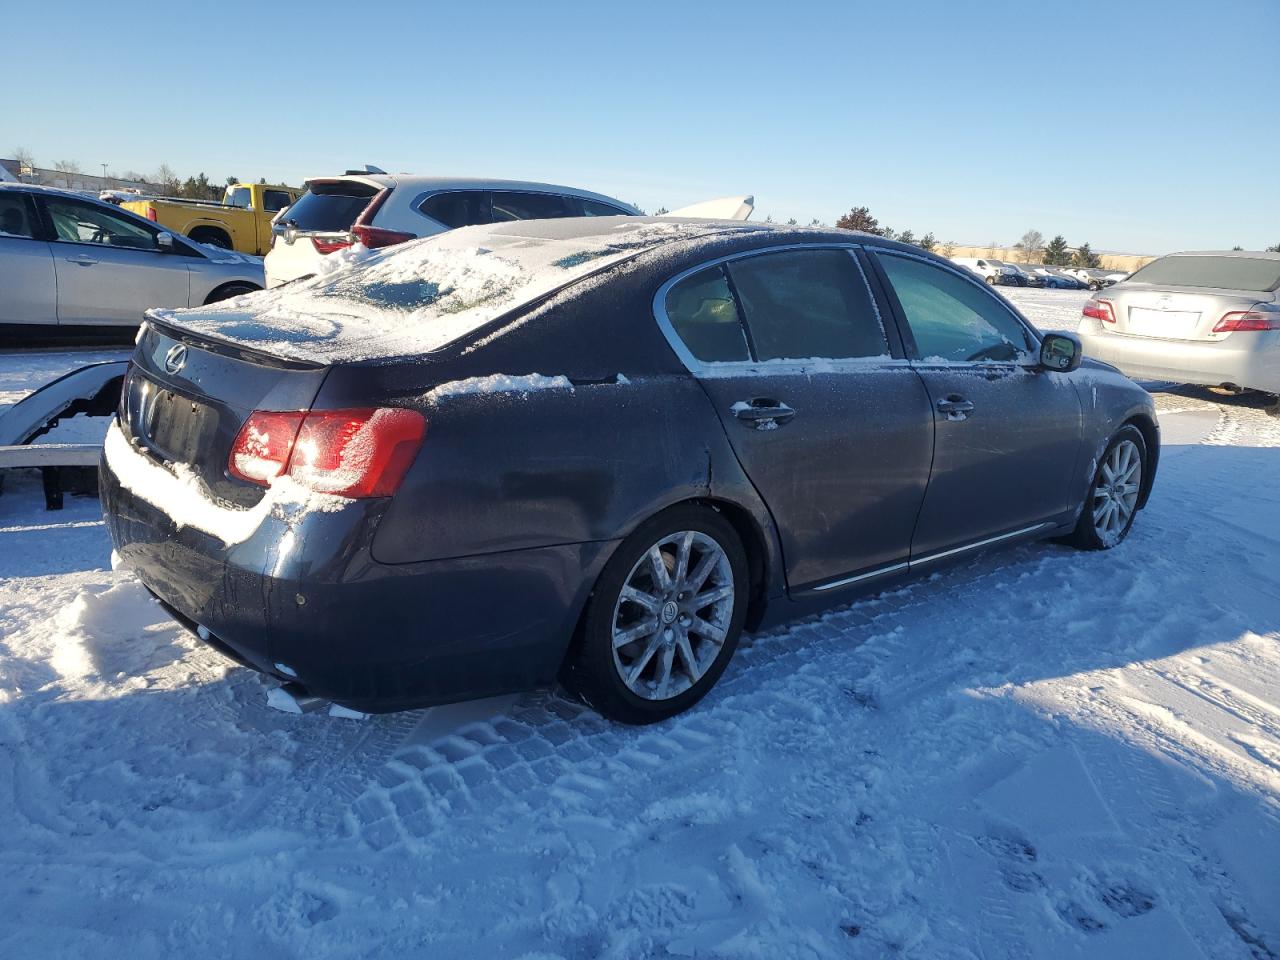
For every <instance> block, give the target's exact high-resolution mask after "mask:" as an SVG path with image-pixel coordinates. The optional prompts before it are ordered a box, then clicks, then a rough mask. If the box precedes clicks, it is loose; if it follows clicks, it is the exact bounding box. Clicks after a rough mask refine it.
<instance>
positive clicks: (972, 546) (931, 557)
mask: <svg viewBox="0 0 1280 960" xmlns="http://www.w3.org/2000/svg"><path fill="white" fill-rule="evenodd" d="M1053 525H1054V524H1053V523H1050V522H1048V521H1046V522H1044V523H1033V524H1031V526H1029V527H1023V528H1022V529H1020V530H1013V531H1010V532H1009V533H1002V534H1000V535H999V536H998V537H987V539H985V540H979V541H977V542H976V543H967V544H965V545H964V546H963V547H952V548H951V549H950V550H941V551H939V552H938V553H930V554H928V555H927V556H923V557H920V558H919V559H918V560H917V559H915V558H912V559H911V560H910V561H909V562H908V566H911V567H916V566H918V565H919V564H922V563H933V562H934V561H935V560H943V559H945V558H946V557H954V556H955V555H956V554H958V553H965V552H967V551H969V550H977V549H978V548H979V547H986V546H990V545H991V544H993V543H999V542H1000V541H1002V540H1012V539H1013V538H1014V537H1020V536H1022V535H1023V534H1026V533H1034V532H1035V531H1036V530H1043V529H1044V528H1045V527H1052V526H1053Z"/></svg>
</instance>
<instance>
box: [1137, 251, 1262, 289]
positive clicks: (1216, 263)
mask: <svg viewBox="0 0 1280 960" xmlns="http://www.w3.org/2000/svg"><path fill="white" fill-rule="evenodd" d="M1129 279H1130V280H1133V281H1137V282H1139V283H1160V284H1164V285H1166V286H1171V287H1221V288H1222V289H1224V290H1248V291H1250V292H1252V293H1265V292H1267V291H1270V290H1275V289H1276V288H1277V287H1278V286H1280V260H1263V259H1261V258H1256V259H1255V258H1253V257H1161V258H1160V259H1159V260H1153V261H1152V262H1151V263H1148V264H1147V265H1146V266H1145V267H1143V268H1142V269H1141V270H1139V271H1137V272H1136V273H1135V274H1134V275H1133V276H1132V277H1130V278H1129Z"/></svg>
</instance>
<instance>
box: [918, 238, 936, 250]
mask: <svg viewBox="0 0 1280 960" xmlns="http://www.w3.org/2000/svg"><path fill="white" fill-rule="evenodd" d="M937 245H938V241H937V240H935V239H934V236H933V234H932V233H926V234H925V235H924V236H923V237H921V238H920V249H921V250H928V251H929V252H930V253H932V252H933V250H934V248H935V247H937Z"/></svg>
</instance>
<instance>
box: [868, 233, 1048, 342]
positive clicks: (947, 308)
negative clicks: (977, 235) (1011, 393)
mask: <svg viewBox="0 0 1280 960" xmlns="http://www.w3.org/2000/svg"><path fill="white" fill-rule="evenodd" d="M878 257H879V260H880V264H881V265H882V266H883V267H884V271H885V273H886V274H887V275H888V277H889V282H890V284H891V285H892V286H893V290H894V293H896V294H897V296H898V302H899V303H901V304H902V311H903V313H904V314H906V318H907V324H908V325H909V326H910V328H911V333H912V335H913V336H914V337H915V341H916V347H917V349H918V350H919V353H920V357H921V358H922V359H924V360H942V361H952V362H966V361H969V362H980V361H984V360H986V361H991V360H995V361H1017V360H1021V359H1023V358H1024V356H1025V355H1026V354H1029V353H1030V354H1034V353H1035V351H1036V345H1035V344H1034V343H1033V341H1032V339H1031V335H1030V334H1029V333H1028V332H1027V330H1026V328H1025V327H1023V325H1022V324H1021V323H1019V322H1018V319H1017V318H1016V317H1015V316H1013V314H1012V313H1010V312H1009V310H1008V309H1007V308H1006V307H1005V306H1004V304H1002V303H1001V302H1000V301H999V300H998V299H996V297H995V296H993V295H992V294H990V293H988V292H987V290H986V288H985V287H981V286H979V285H978V284H976V283H972V282H970V281H968V280H966V279H964V278H963V277H961V276H959V275H957V274H954V273H952V272H951V271H950V270H944V269H943V268H941V267H938V266H934V265H933V264H931V263H926V262H924V261H923V260H916V259H914V258H912V257H903V256H899V255H897V254H892V253H887V252H881V253H879V254H878ZM992 262H993V263H994V261H992Z"/></svg>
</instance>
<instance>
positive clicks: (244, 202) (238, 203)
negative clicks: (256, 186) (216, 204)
mask: <svg viewBox="0 0 1280 960" xmlns="http://www.w3.org/2000/svg"><path fill="white" fill-rule="evenodd" d="M223 203H226V204H227V205H229V206H232V207H243V208H245V209H247V208H249V207H251V206H252V205H253V196H252V194H251V193H250V191H249V188H248V187H236V188H234V189H232V190H228V191H227V195H226V197H225V198H223Z"/></svg>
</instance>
